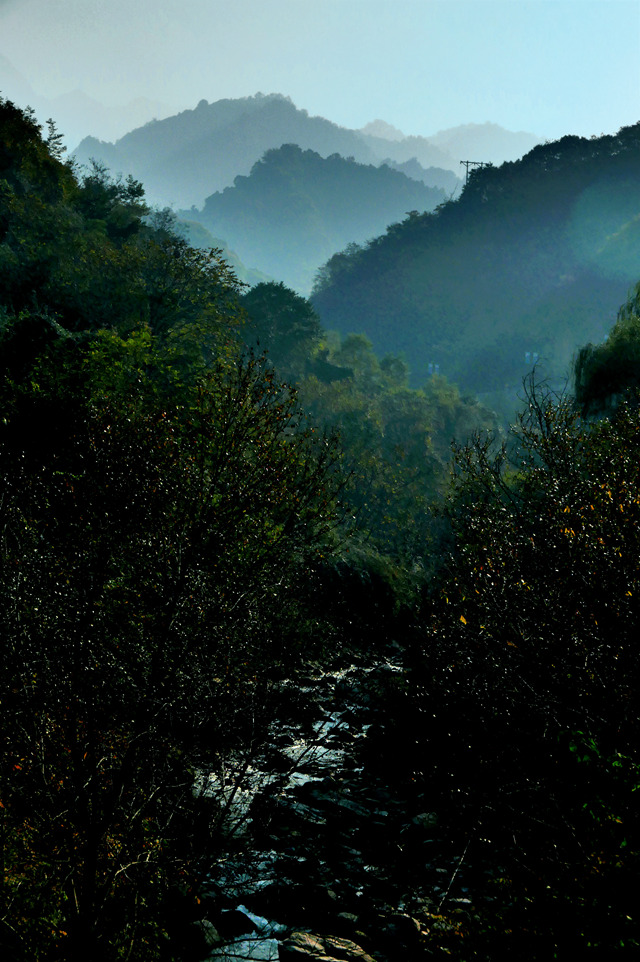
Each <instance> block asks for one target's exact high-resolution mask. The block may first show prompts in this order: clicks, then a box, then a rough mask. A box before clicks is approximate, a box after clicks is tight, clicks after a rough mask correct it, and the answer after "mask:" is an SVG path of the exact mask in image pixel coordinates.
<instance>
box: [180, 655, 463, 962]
mask: <svg viewBox="0 0 640 962" xmlns="http://www.w3.org/2000/svg"><path fill="white" fill-rule="evenodd" d="M404 684H405V679H404V675H403V671H402V669H401V667H400V665H399V664H397V663H395V662H394V660H393V658H386V659H381V660H379V661H378V662H376V663H375V664H368V665H362V664H361V665H352V666H349V667H347V668H343V669H339V670H335V671H330V672H323V671H320V670H318V671H316V672H315V673H308V674H307V675H306V677H305V678H304V679H300V678H298V679H296V681H295V682H283V683H282V686H281V691H280V693H279V695H280V699H279V700H280V705H281V710H280V712H279V716H280V717H279V718H278V721H277V723H275V724H274V726H273V729H272V732H271V737H270V739H269V742H268V744H267V746H266V748H265V749H264V750H263V751H262V752H261V754H260V756H258V757H256V758H252V759H251V763H250V764H249V763H248V762H247V760H246V759H245V760H238V763H237V765H236V766H235V768H234V766H233V765H231V766H230V767H229V768H228V770H227V771H226V773H225V776H224V778H222V779H221V777H220V775H219V774H217V775H215V776H214V775H208V774H203V775H202V777H201V783H200V789H201V791H202V792H203V793H205V794H211V795H213V796H214V797H217V798H219V799H221V800H222V803H223V804H224V805H225V818H226V819H227V832H228V834H229V835H230V836H235V837H236V839H237V840H238V841H237V845H235V846H234V845H231V846H230V849H229V852H228V855H227V857H226V858H225V859H224V860H222V861H220V863H219V864H217V865H216V866H214V867H212V869H211V871H210V872H209V874H208V875H207V876H206V878H204V879H203V881H202V890H203V897H202V903H201V904H202V906H203V917H202V919H200V920H199V921H198V922H197V923H196V924H195V929H196V930H197V933H198V939H197V942H198V945H197V948H194V957H196V956H198V955H199V956H200V957H203V955H204V957H208V958H212V959H223V960H224V959H228V960H231V959H234V960H238V959H267V960H273V959H298V960H304V959H316V960H323V962H327V960H331V959H338V960H342V962H351V960H356V959H357V960H362V962H366V960H369V959H374V960H377V962H387V960H388V962H395V960H400V959H402V960H407V959H414V958H415V959H420V958H428V957H431V956H432V954H434V953H435V954H438V955H440V954H442V951H446V949H445V950H443V949H442V946H443V945H444V944H446V942H447V940H448V939H450V938H455V936H456V923H455V918H456V915H457V914H459V915H460V916H464V915H465V914H466V913H468V912H469V911H470V900H469V890H468V887H467V884H466V881H465V874H466V873H465V865H464V859H463V858H461V857H460V856H461V853H457V852H454V851H452V850H450V849H449V848H448V847H447V844H446V843H445V841H444V840H443V839H442V838H440V836H439V830H438V820H437V818H436V816H435V815H434V814H433V812H431V811H429V810H428V808H426V807H425V801H424V798H423V797H422V796H420V795H417V794H416V793H415V792H413V793H412V787H411V785H410V784H407V785H405V786H403V785H398V784H397V783H393V777H394V773H393V771H391V772H390V771H389V764H388V761H387V763H385V765H384V766H383V768H384V775H383V774H382V773H381V772H377V771H376V767H377V766H376V755H377V752H378V750H379V749H380V747H381V746H382V745H383V744H384V738H385V708H386V706H387V705H388V704H389V701H390V700H392V701H394V702H396V703H397V701H398V699H399V698H400V699H401V697H402V688H403V685H404ZM410 742H411V738H410V733H409V732H407V744H405V745H398V746H397V751H398V754H402V753H403V752H405V751H407V750H410ZM405 769H406V766H404V765H400V766H398V770H399V771H401V772H404V771H405ZM389 776H391V782H390V778H389ZM445 905H446V913H443V908H444V907H445ZM452 920H453V921H452Z"/></svg>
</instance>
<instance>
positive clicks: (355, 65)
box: [0, 0, 640, 139]
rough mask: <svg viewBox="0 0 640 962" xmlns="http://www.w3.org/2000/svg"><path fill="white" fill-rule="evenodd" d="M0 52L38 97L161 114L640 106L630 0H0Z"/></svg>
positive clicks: (431, 123)
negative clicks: (81, 98) (252, 107)
mask: <svg viewBox="0 0 640 962" xmlns="http://www.w3.org/2000/svg"><path fill="white" fill-rule="evenodd" d="M0 55H3V56H4V57H5V58H7V59H8V60H9V61H10V62H11V63H12V65H13V66H14V67H15V68H16V69H17V70H18V71H19V72H20V73H21V74H22V75H23V76H24V77H25V78H26V79H27V80H28V81H29V83H30V84H31V86H32V87H33V89H34V90H35V91H36V92H38V93H39V94H42V95H46V96H47V97H50V98H53V97H56V96H58V95H60V94H64V93H67V92H69V91H72V90H76V89H79V90H82V91H84V92H85V93H86V94H88V95H90V96H91V97H93V98H95V99H96V100H99V101H100V102H102V103H104V104H106V105H109V106H111V105H118V104H125V103H127V102H128V101H130V100H132V99H134V98H136V97H146V98H150V99H152V100H155V101H160V102H162V103H164V104H166V105H167V107H168V108H169V109H168V111H167V112H177V111H178V110H182V109H185V108H192V107H195V106H196V104H197V103H198V101H199V100H201V99H206V100H208V101H210V102H213V101H215V100H219V99H221V98H226V97H245V96H249V95H252V94H255V93H257V92H258V91H261V92H262V93H282V94H285V95H287V96H289V97H291V99H292V100H293V102H294V103H295V104H296V106H298V107H301V108H304V109H306V110H307V111H308V112H309V113H310V114H312V115H321V116H324V117H327V118H328V119H329V120H332V121H334V122H335V123H338V124H341V125H343V126H346V127H352V128H359V127H362V126H364V125H365V124H367V123H368V122H370V121H372V120H375V119H377V118H380V119H383V120H386V121H387V122H389V123H391V124H393V125H394V126H396V127H398V128H400V129H401V130H402V131H403V132H404V133H405V134H422V135H425V136H428V135H430V134H434V133H436V132H437V131H438V130H442V129H446V128H449V127H454V126H457V125H459V124H466V123H484V122H486V121H492V122H494V123H497V124H500V125H502V126H503V127H506V128H508V129H510V130H526V131H528V132H530V133H533V134H536V135H537V136H539V137H541V138H543V139H555V138H557V137H560V136H562V135H564V134H568V133H572V134H580V135H582V136H589V135H591V134H596V135H598V134H600V133H613V132H615V131H616V130H618V129H619V128H620V127H621V126H624V125H626V124H632V123H635V122H637V121H638V120H640V0H0ZM88 132H89V131H88Z"/></svg>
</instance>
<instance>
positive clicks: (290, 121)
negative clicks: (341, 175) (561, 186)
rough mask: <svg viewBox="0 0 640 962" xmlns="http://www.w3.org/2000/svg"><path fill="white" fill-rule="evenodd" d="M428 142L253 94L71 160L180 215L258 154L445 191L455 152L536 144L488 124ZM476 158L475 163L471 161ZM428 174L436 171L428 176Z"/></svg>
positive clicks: (487, 156) (508, 155) (486, 154)
mask: <svg viewBox="0 0 640 962" xmlns="http://www.w3.org/2000/svg"><path fill="white" fill-rule="evenodd" d="M436 136H437V137H438V138H440V140H441V143H436V142H435V141H433V140H432V139H430V138H428V137H415V136H414V137H405V136H404V135H403V134H402V133H401V131H397V130H396V128H393V127H391V126H390V125H388V124H385V123H384V122H382V121H376V122H374V123H373V124H371V125H368V127H366V128H364V129H363V130H350V129H348V128H346V127H340V126H338V125H337V124H334V123H332V122H331V121H330V120H326V119H325V118H323V117H310V116H309V115H308V113H307V111H306V110H301V109H299V108H297V107H296V106H295V105H294V104H293V103H292V102H291V100H290V99H289V98H288V97H285V96H283V95H281V94H269V95H263V94H256V95H255V96H254V97H245V98H241V99H236V100H219V101H217V102H216V103H211V104H210V103H208V102H207V101H206V100H201V101H200V103H199V104H198V105H197V107H195V108H194V109H193V110H184V111H182V112H181V113H179V114H177V115H175V116H172V117H166V118H164V119H162V120H156V121H152V122H150V123H147V124H146V125H145V126H143V127H139V128H137V129H135V130H132V131H130V132H129V133H128V134H126V135H125V136H124V137H121V138H120V139H119V140H117V141H116V142H115V143H111V142H106V141H101V140H99V139H97V138H96V137H87V138H85V139H84V140H83V141H82V142H81V143H80V145H79V146H78V148H77V150H76V151H75V157H76V159H77V160H78V161H79V162H80V163H81V164H85V163H88V162H89V160H90V159H91V158H95V159H96V160H99V161H100V162H102V163H104V164H106V165H107V166H108V167H109V168H110V169H111V170H113V171H114V172H122V173H124V174H133V176H134V177H136V178H138V179H139V180H142V182H143V183H144V185H145V188H146V191H147V196H148V197H149V199H150V200H151V201H152V202H153V203H157V204H161V205H169V206H174V207H183V208H184V207H190V206H192V205H196V206H199V205H201V204H202V203H203V202H204V200H205V198H206V197H208V196H209V195H210V194H211V193H212V192H214V191H219V190H224V188H225V187H230V186H231V185H232V184H233V181H234V178H235V177H236V176H237V175H238V174H241V175H246V174H248V173H249V172H250V170H251V168H252V167H253V165H254V164H255V163H256V161H258V160H259V159H260V158H261V157H262V156H263V154H264V153H265V151H267V150H270V149H272V148H277V147H281V146H282V145H283V144H297V145H298V146H299V147H301V148H303V149H308V150H313V151H315V152H316V153H318V154H320V156H321V157H328V156H330V155H331V154H335V153H337V154H340V156H342V157H352V158H353V159H354V160H356V161H358V162H359V163H362V164H374V165H378V164H380V163H382V162H384V161H386V160H390V161H393V162H394V163H396V164H404V163H406V162H407V161H412V162H414V163H415V162H417V164H418V165H419V166H420V169H419V170H418V171H417V173H418V174H419V179H420V180H422V182H423V183H425V184H427V186H435V187H445V189H447V190H449V191H451V190H454V189H455V187H456V184H457V183H459V181H458V182H456V181H453V182H452V180H451V177H450V175H449V177H447V176H446V175H445V176H443V173H442V171H443V170H444V171H450V172H453V173H455V174H456V175H459V174H460V171H461V167H460V159H462V158H460V157H459V156H458V155H457V154H456V153H455V151H458V150H460V149H463V148H464V150H465V152H466V153H469V152H472V153H473V154H474V156H473V158H472V159H474V160H485V161H491V162H493V163H496V162H499V161H501V160H508V159H514V158H515V157H519V156H521V155H522V154H523V153H524V152H526V150H529V149H530V148H531V147H532V146H534V145H535V143H537V138H536V137H534V136H533V135H532V134H523V133H516V134H512V133H510V132H509V131H505V130H502V128H499V127H496V126H495V125H492V124H486V125H469V126H467V127H463V128H454V129H453V130H452V131H445V132H443V133H441V134H438V135H436ZM447 144H450V145H451V148H449V147H448V146H447ZM490 145H493V146H491V147H490ZM452 151H454V152H453V153H452ZM478 152H479V153H480V154H482V156H475V155H476V154H478ZM429 168H436V170H434V171H433V173H431V171H430V170H429ZM411 176H413V174H411Z"/></svg>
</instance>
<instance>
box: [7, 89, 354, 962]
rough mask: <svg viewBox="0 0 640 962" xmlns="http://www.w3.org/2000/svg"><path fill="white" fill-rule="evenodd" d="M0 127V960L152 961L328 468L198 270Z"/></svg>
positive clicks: (287, 603)
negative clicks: (207, 775)
mask: <svg viewBox="0 0 640 962" xmlns="http://www.w3.org/2000/svg"><path fill="white" fill-rule="evenodd" d="M0 114H1V116H0V119H1V120H2V121H3V123H2V126H0V144H2V145H3V150H4V154H3V157H4V158H5V163H4V170H3V173H4V175H5V176H4V179H3V180H2V181H1V182H0V187H1V188H2V195H1V200H2V210H1V216H2V225H3V234H2V236H1V237H0V242H1V243H0V256H1V257H2V275H1V277H2V288H1V289H0V322H1V323H0V488H1V490H2V498H1V499H0V623H1V624H2V642H3V643H2V650H1V652H0V662H1V664H0V703H1V704H2V710H3V726H2V739H1V741H2V745H1V749H2V750H1V753H0V852H1V855H2V860H3V872H2V878H1V880H0V954H1V955H2V956H3V958H5V957H6V958H8V959H11V960H14V959H15V960H20V962H22V960H25V962H26V960H27V959H29V960H31V959H41V960H44V959H46V960H55V959H60V960H63V959H64V960H69V959H74V960H75V959H80V958H86V957H90V958H92V959H96V960H105V962H106V960H111V959H116V958H131V957H133V956H135V958H136V959H140V960H146V959H158V958H160V957H162V958H167V959H169V958H173V957H175V953H176V952H177V950H175V951H174V948H173V947H172V946H171V945H170V944H169V943H168V942H167V935H168V929H167V924H168V923H167V912H166V911H165V905H166V903H167V900H170V893H171V892H172V890H173V889H175V887H176V885H180V886H181V887H183V888H184V889H185V892H186V889H187V887H188V885H189V882H190V880H191V879H192V877H193V873H194V871H195V870H196V868H197V866H198V865H199V862H200V860H201V859H204V858H207V857H215V855H216V854H219V852H220V845H221V839H222V836H223V827H222V826H223V821H224V811H223V809H222V808H221V807H220V806H218V805H214V804H213V802H207V800H206V799H197V798H196V796H197V791H196V786H197V784H198V782H197V777H198V774H199V772H200V766H206V771H207V772H209V771H215V772H218V773H220V772H222V770H223V769H224V766H225V764H226V759H228V757H229V754H230V753H234V752H237V751H239V750H247V751H249V750H251V747H252V746H253V745H254V744H255V743H256V742H257V741H258V740H259V739H260V737H261V736H262V733H263V732H264V730H265V727H266V725H267V724H268V721H269V716H268V704H269V701H268V691H269V684H270V679H271V678H272V677H273V676H274V674H279V673H281V671H282V665H283V664H284V662H285V661H287V662H288V663H291V661H292V660H295V659H296V658H299V657H300V651H299V644H300V642H301V639H303V638H304V637H305V619H307V618H310V617H311V615H310V614H309V609H308V608H307V609H305V607H304V601H303V600H301V599H303V592H302V591H301V586H302V585H306V583H307V582H308V581H309V579H310V578H311V577H312V576H313V573H314V572H315V571H316V570H318V569H319V568H320V567H321V565H322V564H323V563H324V562H323V555H326V554H331V552H332V550H333V549H334V534H333V531H334V527H335V525H336V523H337V498H338V493H339V490H340V487H341V485H342V483H343V481H342V475H341V472H340V469H339V460H340V458H339V452H338V449H337V445H336V442H335V440H333V439H332V438H330V437H329V436H327V435H323V434H321V433H320V432H317V431H315V430H314V429H313V428H312V427H311V426H309V425H308V424H307V422H306V420H305V419H303V415H302V412H301V411H300V408H299V405H298V402H297V399H296V396H295V393H294V392H293V391H292V390H291V389H290V388H288V387H287V386H286V385H283V384H282V383H281V382H280V381H279V380H278V378H277V377H276V376H275V373H274V370H273V367H271V366H269V365H267V364H266V363H264V362H263V361H262V360H256V359H254V358H251V357H249V358H248V359H245V360H242V359H241V358H240V352H239V340H238V337H237V326H238V321H239V319H240V318H241V317H242V311H241V308H240V306H239V303H238V287H237V284H236V282H235V279H234V277H233V275H232V274H231V273H230V272H229V270H228V268H227V267H226V265H225V264H224V263H223V262H222V261H221V260H220V259H219V257H218V256H217V254H216V253H215V252H213V253H204V252H201V251H195V250H193V249H192V248H190V247H189V246H188V245H187V244H186V243H185V242H184V241H182V240H181V239H180V238H179V237H177V236H176V234H175V233H174V231H173V221H172V219H171V217H167V216H166V215H163V214H158V215H155V216H152V217H149V216H148V213H147V208H146V206H145V204H144V201H143V198H142V192H141V188H140V187H139V185H138V184H137V183H135V182H133V181H126V182H124V183H122V182H115V183H114V182H112V181H110V180H109V179H108V178H107V177H106V175H105V173H104V171H102V170H100V169H96V170H95V171H94V172H93V173H92V174H91V175H89V177H87V178H85V179H84V181H82V182H79V181H77V180H76V179H75V177H74V174H73V172H72V171H71V170H70V169H69V168H68V167H65V166H64V165H62V164H60V163H59V161H58V160H57V158H56V157H55V156H50V154H49V153H48V151H49V149H50V148H51V145H49V147H48V146H47V144H46V143H45V142H43V140H42V138H41V136H40V134H39V131H38V128H37V127H35V125H33V124H32V122H31V120H30V118H29V117H28V116H26V115H23V114H21V113H20V112H19V111H17V110H16V108H14V107H13V106H12V105H8V104H6V103H5V102H0ZM50 136H51V135H50ZM22 143H23V144H24V149H21V146H20V145H21V144H22ZM53 146H54V148H55V142H54V144H53ZM54 154H55V149H54ZM43 184H44V187H42V185H43ZM41 188H42V189H41ZM45 195H46V196H45ZM315 634H316V636H317V638H316V644H318V643H319V642H318V638H319V636H320V635H321V631H319V630H318V631H316V632H315ZM183 894H184V893H183ZM185 905H187V906H189V905H190V906H191V907H193V905H194V901H193V896H192V897H191V898H190V899H189V898H188V897H187V896H186V895H185ZM185 911H187V909H185Z"/></svg>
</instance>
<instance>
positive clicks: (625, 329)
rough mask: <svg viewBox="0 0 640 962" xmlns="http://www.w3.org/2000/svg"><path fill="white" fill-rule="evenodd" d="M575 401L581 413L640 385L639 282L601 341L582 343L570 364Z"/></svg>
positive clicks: (610, 402)
mask: <svg viewBox="0 0 640 962" xmlns="http://www.w3.org/2000/svg"><path fill="white" fill-rule="evenodd" d="M574 381H575V395H576V401H577V402H578V404H579V405H580V406H581V408H582V411H583V413H584V414H587V415H588V414H598V413H601V412H602V411H607V410H611V408H612V407H615V405H616V403H617V402H619V401H620V400H621V399H622V398H623V397H624V396H625V395H628V394H629V392H632V393H633V392H635V391H637V390H638V388H640V285H636V287H635V290H634V291H633V293H632V295H631V296H630V297H629V299H628V300H627V302H626V303H625V304H624V305H623V306H622V307H621V308H620V311H619V312H618V318H617V321H616V323H615V325H614V326H613V328H612V330H611V331H610V333H609V336H608V337H607V339H606V341H605V342H603V343H602V344H597V345H594V344H586V345H585V346H584V347H583V348H581V349H580V351H579V352H578V355H577V357H576V360H575V364H574Z"/></svg>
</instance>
